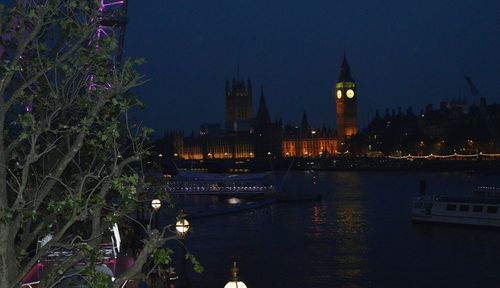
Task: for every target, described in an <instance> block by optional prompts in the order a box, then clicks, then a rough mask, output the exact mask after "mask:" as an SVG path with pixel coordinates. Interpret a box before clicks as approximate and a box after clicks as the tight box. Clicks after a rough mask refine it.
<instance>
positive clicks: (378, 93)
mask: <svg viewBox="0 0 500 288" xmlns="http://www.w3.org/2000/svg"><path fill="white" fill-rule="evenodd" d="M129 5H130V7H129V18H130V22H129V25H128V27H127V37H126V54H127V55H128V56H132V57H144V58H145V59H146V61H147V62H146V64H145V65H144V66H143V67H142V68H141V69H142V71H143V73H144V74H145V75H146V77H147V78H148V79H149V80H150V81H149V82H148V83H147V84H145V85H144V86H143V87H142V88H140V89H139V90H138V92H139V93H140V97H141V98H142V100H143V101H144V102H145V103H146V105H147V108H146V110H145V111H144V112H142V113H140V115H139V116H138V117H139V118H140V119H142V120H144V122H145V123H146V124H147V125H149V126H150V127H152V128H154V129H155V130H156V132H157V134H162V133H163V131H164V130H170V129H182V130H185V131H191V130H194V131H197V130H198V127H199V124H201V123H222V122H223V121H224V84H225V80H226V79H231V78H232V77H233V75H235V74H236V67H237V65H238V64H239V66H240V75H242V76H243V77H245V78H246V77H248V76H249V77H250V78H251V79H252V81H253V82H254V91H259V90H260V86H261V85H263V86H264V90H265V95H266V99H267V103H268V108H269V110H270V113H271V117H272V118H276V117H283V119H284V120H285V122H289V123H293V124H296V123H299V122H300V119H301V114H302V111H304V110H306V111H307V114H308V116H309V119H310V122H311V123H312V124H313V125H315V126H320V125H322V124H323V123H324V124H326V125H329V126H332V127H333V126H334V124H335V106H334V104H335V103H334V100H333V97H332V95H331V90H332V87H333V86H334V84H335V82H336V80H337V78H338V75H339V66H340V63H341V60H342V55H343V53H344V51H345V52H346V54H347V59H348V60H349V63H350V66H351V71H352V74H353V76H354V78H355V80H356V82H357V87H358V93H357V95H358V97H359V98H358V105H359V108H358V111H359V112H358V113H359V114H358V115H359V117H360V121H359V122H360V124H361V126H365V125H366V123H367V121H368V117H369V116H373V115H374V111H375V109H380V110H385V108H386V107H389V108H395V109H397V107H399V106H402V107H403V108H404V109H406V107H407V106H409V105H413V106H414V110H415V111H419V110H420V109H421V108H422V107H423V106H424V105H425V104H426V103H433V104H434V106H435V107H436V106H437V105H438V103H439V101H441V100H443V99H448V98H456V97H467V99H468V102H469V103H471V102H472V100H471V99H472V98H471V96H470V92H469V90H468V87H467V85H466V83H465V81H464V78H463V76H464V75H468V76H470V77H471V78H472V80H473V81H474V82H475V84H476V86H477V88H478V89H479V91H480V94H481V96H486V97H487V98H488V101H489V102H497V103H499V102H500V1H498V0H481V1H472V0H470V1H465V0H453V1H452V0H450V1H439V0H419V1H401V0H398V1H395V0H391V1H373V0H364V1H333V0H313V1H298V0H288V1H274V0H271V1H270V0H251V1H250V0H212V1H209V0H147V1H130V4H129ZM255 94H256V93H255V92H254V107H256V105H257V103H258V95H255ZM254 109H255V110H256V108H254Z"/></svg>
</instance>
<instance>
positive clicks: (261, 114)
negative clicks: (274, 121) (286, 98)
mask: <svg viewBox="0 0 500 288" xmlns="http://www.w3.org/2000/svg"><path fill="white" fill-rule="evenodd" d="M257 121H258V122H260V123H262V124H265V123H271V116H270V115H269V111H268V110H267V106H266V99H265V98H264V87H263V86H261V87H260V100H259V110H258V111H257Z"/></svg>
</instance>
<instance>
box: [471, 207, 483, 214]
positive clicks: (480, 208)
mask: <svg viewBox="0 0 500 288" xmlns="http://www.w3.org/2000/svg"><path fill="white" fill-rule="evenodd" d="M472 212H476V213H483V206H478V205H474V207H472Z"/></svg>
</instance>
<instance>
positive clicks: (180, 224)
mask: <svg viewBox="0 0 500 288" xmlns="http://www.w3.org/2000/svg"><path fill="white" fill-rule="evenodd" d="M175 230H177V233H178V234H179V237H181V238H184V237H185V235H186V233H187V232H188V230H189V222H188V220H186V219H180V220H179V221H177V223H175Z"/></svg>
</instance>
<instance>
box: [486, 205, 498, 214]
mask: <svg viewBox="0 0 500 288" xmlns="http://www.w3.org/2000/svg"><path fill="white" fill-rule="evenodd" d="M486 212H488V213H497V212H498V206H488V209H486Z"/></svg>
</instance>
